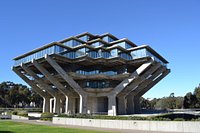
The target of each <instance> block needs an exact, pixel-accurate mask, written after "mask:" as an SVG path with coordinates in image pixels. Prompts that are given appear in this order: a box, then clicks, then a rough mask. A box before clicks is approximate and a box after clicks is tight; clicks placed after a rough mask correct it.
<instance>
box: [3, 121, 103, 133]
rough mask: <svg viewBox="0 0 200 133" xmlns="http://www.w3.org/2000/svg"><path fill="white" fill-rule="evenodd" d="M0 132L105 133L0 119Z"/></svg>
mask: <svg viewBox="0 0 200 133" xmlns="http://www.w3.org/2000/svg"><path fill="white" fill-rule="evenodd" d="M0 133H106V132H101V131H91V130H81V129H72V128H62V127H53V126H44V125H34V124H25V123H19V122H13V121H3V120H2V121H1V120H0Z"/></svg>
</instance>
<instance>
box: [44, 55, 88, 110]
mask: <svg viewBox="0 0 200 133" xmlns="http://www.w3.org/2000/svg"><path fill="white" fill-rule="evenodd" d="M45 59H46V60H47V62H48V63H49V64H50V65H51V66H52V67H53V68H54V69H55V70H56V71H57V72H58V74H60V76H61V77H62V78H63V79H64V80H65V81H66V82H67V83H68V84H69V86H71V87H72V88H73V89H74V91H76V92H77V93H78V94H79V97H80V106H79V113H87V109H86V105H87V94H86V93H85V92H84V91H83V89H82V88H81V87H80V86H79V85H78V84H77V83H76V82H75V81H74V80H73V79H72V78H71V77H70V76H69V75H68V74H67V73H66V72H65V70H63V69H62V68H61V67H60V65H59V64H58V63H57V62H56V61H54V60H53V59H52V58H51V57H49V56H47V55H46V57H45Z"/></svg>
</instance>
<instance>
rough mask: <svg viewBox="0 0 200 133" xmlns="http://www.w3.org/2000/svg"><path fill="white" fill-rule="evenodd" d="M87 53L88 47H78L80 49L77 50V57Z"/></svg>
mask: <svg viewBox="0 0 200 133" xmlns="http://www.w3.org/2000/svg"><path fill="white" fill-rule="evenodd" d="M85 53H86V48H81V49H78V50H77V51H76V57H80V56H83V55H85Z"/></svg>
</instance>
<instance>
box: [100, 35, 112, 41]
mask: <svg viewBox="0 0 200 133" xmlns="http://www.w3.org/2000/svg"><path fill="white" fill-rule="evenodd" d="M102 40H104V41H105V42H113V41H115V40H114V39H113V38H111V37H109V36H105V37H103V38H102Z"/></svg>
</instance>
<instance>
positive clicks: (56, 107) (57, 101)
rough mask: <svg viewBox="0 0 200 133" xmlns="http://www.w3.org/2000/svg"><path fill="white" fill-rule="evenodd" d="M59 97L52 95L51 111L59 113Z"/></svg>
mask: <svg viewBox="0 0 200 133" xmlns="http://www.w3.org/2000/svg"><path fill="white" fill-rule="evenodd" d="M60 108H61V106H60V98H59V97H54V108H53V113H57V114H60Z"/></svg>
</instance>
